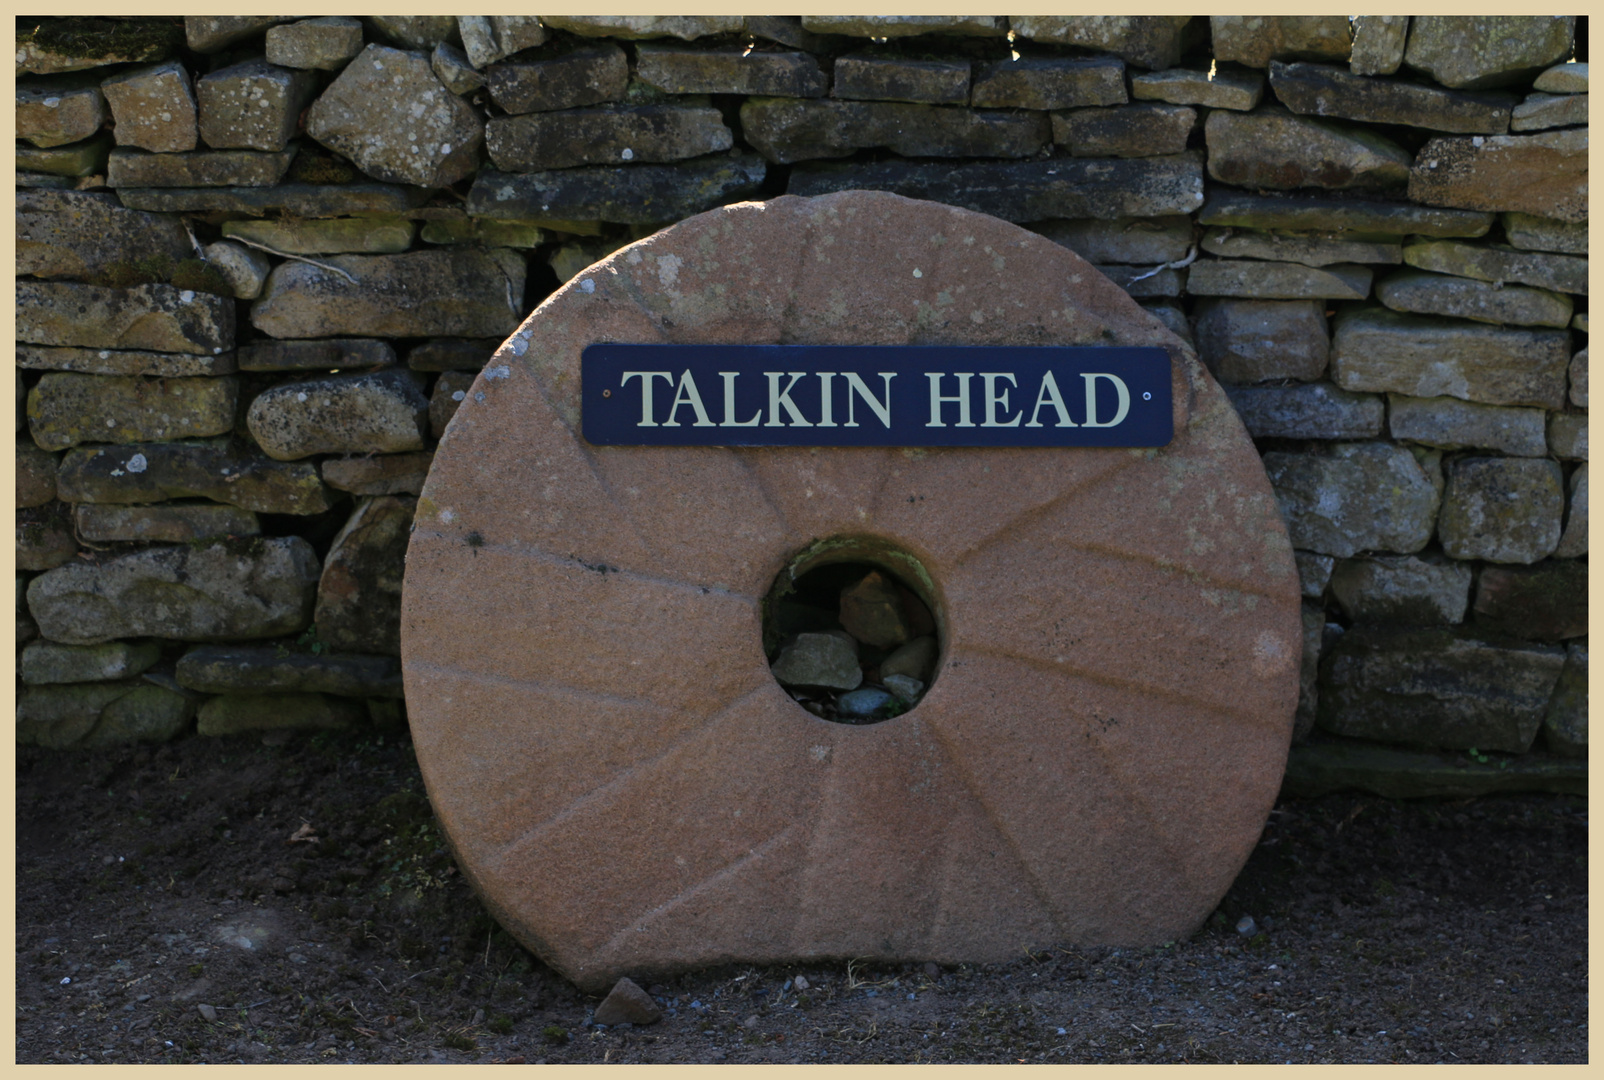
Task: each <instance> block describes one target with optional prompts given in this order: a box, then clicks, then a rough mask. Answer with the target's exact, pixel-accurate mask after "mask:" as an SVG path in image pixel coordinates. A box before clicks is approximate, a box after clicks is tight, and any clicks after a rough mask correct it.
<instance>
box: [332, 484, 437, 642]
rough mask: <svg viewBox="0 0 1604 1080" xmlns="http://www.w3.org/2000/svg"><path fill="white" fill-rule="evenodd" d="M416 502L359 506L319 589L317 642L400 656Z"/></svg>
mask: <svg viewBox="0 0 1604 1080" xmlns="http://www.w3.org/2000/svg"><path fill="white" fill-rule="evenodd" d="M416 509H417V500H416V499H410V498H402V497H397V496H393V495H381V496H378V497H376V498H369V499H363V500H362V501H360V502H359V503H357V507H356V511H355V512H354V513H352V515H351V518H350V520H349V521H347V522H346V523H345V527H344V528H343V529H341V530H340V532H339V534H338V535H337V536H335V538H334V542H333V544H332V545H331V546H330V547H329V556H328V558H327V559H326V560H325V561H324V564H323V577H322V580H321V581H319V582H318V588H317V612H316V615H315V621H316V622H317V630H318V636H319V637H321V638H322V639H323V640H324V641H326V642H328V643H329V645H331V646H333V647H334V648H336V649H346V650H350V651H353V652H373V653H387V654H391V655H396V654H399V653H400V652H401V577H402V574H403V572H404V571H405V568H406V553H407V540H408V538H409V537H410V535H411V532H412V515H413V512H414V511H415V510H416Z"/></svg>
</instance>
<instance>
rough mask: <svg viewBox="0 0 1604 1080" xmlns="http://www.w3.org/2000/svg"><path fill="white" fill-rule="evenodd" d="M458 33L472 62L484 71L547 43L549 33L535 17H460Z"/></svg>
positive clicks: (463, 47) (463, 48) (458, 19)
mask: <svg viewBox="0 0 1604 1080" xmlns="http://www.w3.org/2000/svg"><path fill="white" fill-rule="evenodd" d="M457 30H458V32H459V33H460V34H461V36H462V50H463V52H464V53H465V54H466V55H467V57H468V63H470V64H472V65H473V66H474V67H476V68H482V67H485V66H487V65H489V64H493V63H495V62H496V61H497V60H501V59H504V58H506V57H508V56H511V55H513V54H514V53H517V52H522V51H523V50H524V49H532V48H534V47H535V46H536V45H541V44H544V43H545V40H546V30H545V28H544V27H542V26H541V25H540V19H539V18H538V17H537V16H534V15H458V16H457Z"/></svg>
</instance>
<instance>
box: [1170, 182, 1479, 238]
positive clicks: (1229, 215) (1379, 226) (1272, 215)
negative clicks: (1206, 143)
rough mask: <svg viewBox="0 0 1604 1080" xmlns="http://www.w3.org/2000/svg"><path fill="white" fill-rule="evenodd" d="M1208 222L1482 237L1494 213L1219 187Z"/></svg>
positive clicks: (1206, 209)
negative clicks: (1253, 192)
mask: <svg viewBox="0 0 1604 1080" xmlns="http://www.w3.org/2000/svg"><path fill="white" fill-rule="evenodd" d="M1198 221H1200V222H1202V223H1203V224H1204V225H1232V226H1242V227H1245V228H1249V229H1293V230H1329V231H1332V232H1343V231H1348V232H1352V233H1361V234H1363V233H1380V234H1383V235H1386V236H1398V237H1402V236H1407V235H1416V236H1482V235H1484V234H1485V233H1486V232H1487V230H1488V229H1490V228H1491V227H1492V224H1493V216H1492V215H1491V214H1485V213H1477V212H1475V211H1470V210H1437V209H1433V208H1431V207H1425V206H1412V205H1410V204H1408V203H1388V202H1371V201H1364V200H1358V199H1338V198H1332V197H1329V196H1319V195H1314V196H1310V195H1252V194H1249V193H1247V192H1245V191H1231V190H1228V189H1223V188H1216V189H1215V190H1213V191H1211V192H1210V193H1209V200H1208V202H1207V203H1206V204H1204V206H1203V212H1202V213H1200V214H1199V215H1198Z"/></svg>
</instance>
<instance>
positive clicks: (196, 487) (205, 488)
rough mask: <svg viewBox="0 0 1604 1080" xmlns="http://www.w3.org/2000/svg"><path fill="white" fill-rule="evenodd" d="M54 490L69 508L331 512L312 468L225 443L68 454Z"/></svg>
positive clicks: (329, 498)
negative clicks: (168, 503)
mask: <svg viewBox="0 0 1604 1080" xmlns="http://www.w3.org/2000/svg"><path fill="white" fill-rule="evenodd" d="M56 485H57V487H58V489H59V491H60V493H61V498H62V499H63V500H66V501H70V502H75V503H86V502H88V503H152V502H161V501H164V500H167V499H184V498H191V497H198V498H203V499H213V500H216V501H217V502H224V503H230V504H232V505H234V506H238V507H241V508H243V509H246V510H254V511H256V512H258V513H263V514H320V513H322V512H323V511H325V510H327V509H328V508H329V507H330V506H332V505H333V504H334V496H333V494H332V493H331V492H330V491H329V489H328V488H326V487H324V486H323V482H322V481H321V480H319V479H318V474H317V466H315V465H312V464H310V463H306V464H286V463H283V462H278V461H273V460H271V459H270V458H268V457H266V456H265V455H263V454H261V453H260V452H258V451H255V450H246V449H243V448H236V447H233V446H231V445H230V444H229V441H228V440H227V439H217V440H212V441H207V442H191V443H146V444H144V445H142V446H127V447H115V448H109V447H106V448H102V447H85V448H83V449H78V450H69V451H68V452H67V454H66V456H65V457H64V458H63V459H62V462H61V468H60V470H59V471H58V473H57V474H56Z"/></svg>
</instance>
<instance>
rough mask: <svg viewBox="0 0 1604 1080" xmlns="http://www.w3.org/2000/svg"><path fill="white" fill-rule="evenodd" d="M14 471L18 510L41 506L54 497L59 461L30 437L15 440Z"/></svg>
mask: <svg viewBox="0 0 1604 1080" xmlns="http://www.w3.org/2000/svg"><path fill="white" fill-rule="evenodd" d="M15 462H16V466H15V468H16V473H15V476H14V477H13V479H14V480H15V482H16V487H17V506H16V508H17V509H18V510H25V509H27V508H28V507H30V506H43V505H44V504H45V503H47V502H50V501H51V500H52V499H54V498H55V497H56V467H57V465H58V464H59V462H60V458H58V457H57V456H56V455H55V454H52V453H50V452H49V451H48V450H41V449H40V448H39V446H38V444H36V443H35V442H34V441H33V440H32V439H18V440H17V456H16V458H15Z"/></svg>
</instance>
